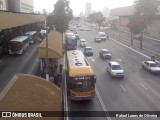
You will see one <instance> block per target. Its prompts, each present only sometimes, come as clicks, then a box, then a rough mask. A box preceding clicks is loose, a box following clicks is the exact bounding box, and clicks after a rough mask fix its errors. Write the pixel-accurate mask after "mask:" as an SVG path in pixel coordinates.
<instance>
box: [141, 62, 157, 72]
mask: <svg viewBox="0 0 160 120" xmlns="http://www.w3.org/2000/svg"><path fill="white" fill-rule="evenodd" d="M142 68H143V69H145V70H148V71H150V72H151V73H156V74H160V67H158V65H157V64H156V62H154V61H143V62H142Z"/></svg>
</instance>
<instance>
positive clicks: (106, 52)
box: [99, 49, 111, 59]
mask: <svg viewBox="0 0 160 120" xmlns="http://www.w3.org/2000/svg"><path fill="white" fill-rule="evenodd" d="M99 57H101V58H102V59H111V53H110V52H109V50H107V49H101V50H100V51H99Z"/></svg>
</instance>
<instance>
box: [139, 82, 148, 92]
mask: <svg viewBox="0 0 160 120" xmlns="http://www.w3.org/2000/svg"><path fill="white" fill-rule="evenodd" d="M139 84H140V85H141V86H142V87H143V88H144V89H146V90H147V88H146V87H145V86H144V85H143V84H142V83H140V82H139Z"/></svg>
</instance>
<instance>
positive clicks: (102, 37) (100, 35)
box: [98, 32, 107, 41]
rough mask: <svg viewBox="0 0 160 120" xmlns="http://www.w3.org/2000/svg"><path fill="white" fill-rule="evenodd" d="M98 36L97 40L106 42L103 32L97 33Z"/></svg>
mask: <svg viewBox="0 0 160 120" xmlns="http://www.w3.org/2000/svg"><path fill="white" fill-rule="evenodd" d="M98 36H99V38H101V40H102V41H104V40H107V37H106V33H105V32H98Z"/></svg>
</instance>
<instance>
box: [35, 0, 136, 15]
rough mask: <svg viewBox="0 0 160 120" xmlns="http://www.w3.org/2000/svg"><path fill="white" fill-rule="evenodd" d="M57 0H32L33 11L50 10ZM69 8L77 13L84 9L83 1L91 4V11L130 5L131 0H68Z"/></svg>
mask: <svg viewBox="0 0 160 120" xmlns="http://www.w3.org/2000/svg"><path fill="white" fill-rule="evenodd" d="M56 1H57V0H34V11H40V12H42V10H43V9H46V10H47V12H49V13H50V12H52V11H53V9H54V4H55V3H56ZM69 1H70V8H71V9H72V10H73V14H74V15H79V14H80V12H83V13H84V11H85V3H87V2H90V3H91V4H92V11H103V8H105V7H108V8H109V9H113V8H118V7H123V6H129V5H132V3H133V0H69Z"/></svg>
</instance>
